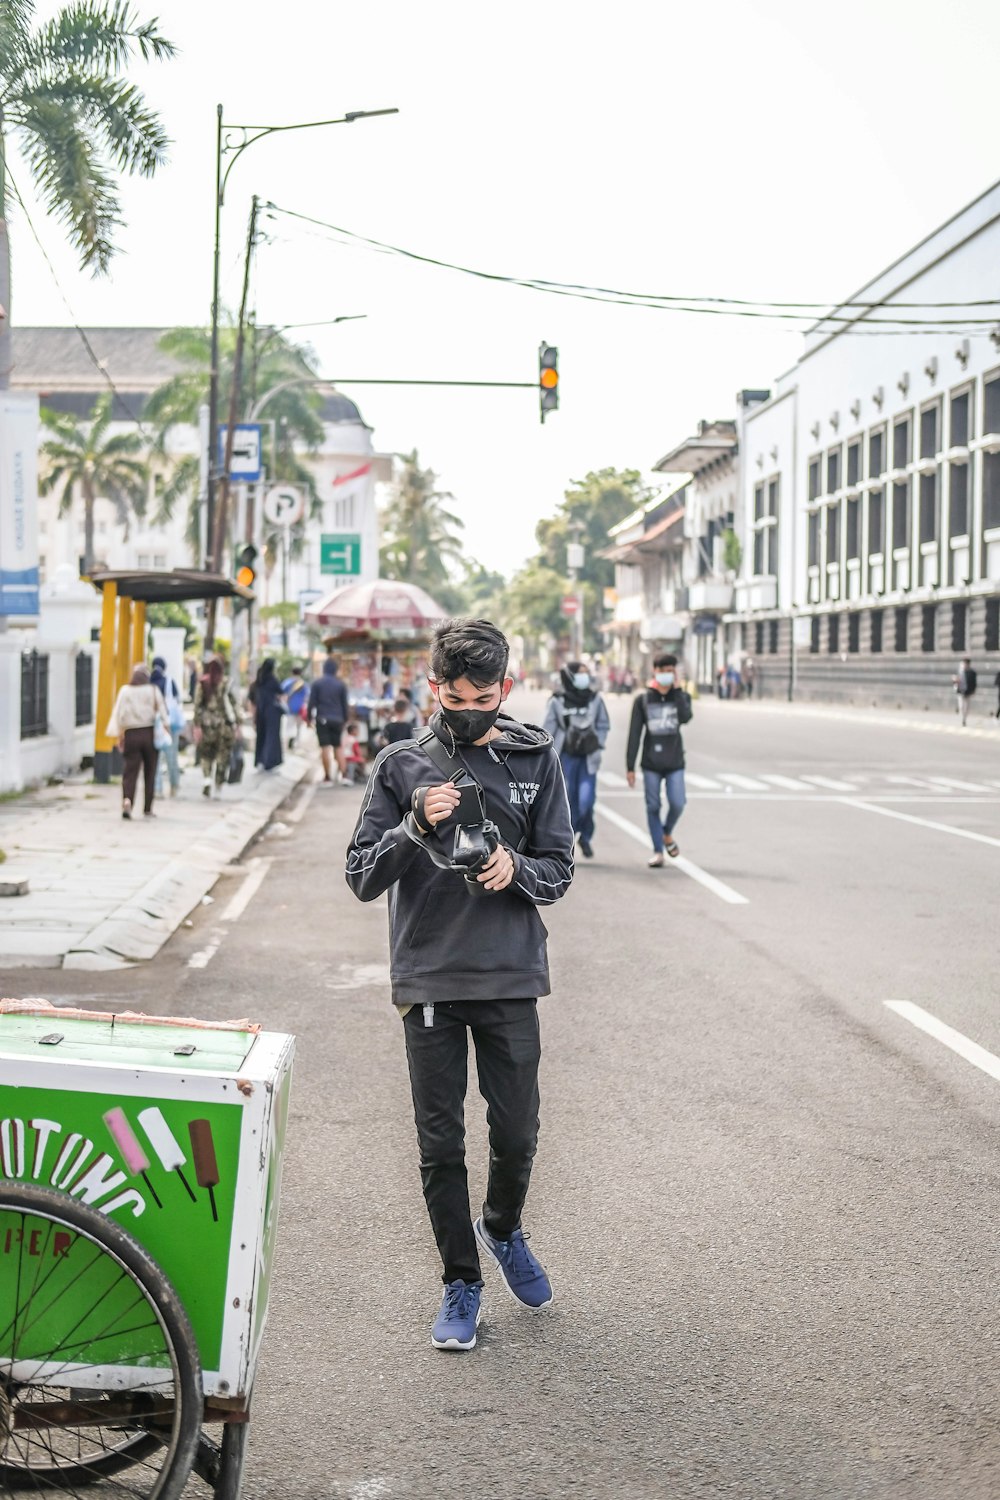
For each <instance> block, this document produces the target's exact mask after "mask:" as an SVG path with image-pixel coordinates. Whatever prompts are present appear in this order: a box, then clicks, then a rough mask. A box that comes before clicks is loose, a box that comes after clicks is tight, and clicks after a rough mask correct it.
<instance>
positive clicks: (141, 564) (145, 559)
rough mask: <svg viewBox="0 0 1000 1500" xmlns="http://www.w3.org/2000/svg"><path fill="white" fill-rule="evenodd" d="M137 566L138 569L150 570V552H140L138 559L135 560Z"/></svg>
mask: <svg viewBox="0 0 1000 1500" xmlns="http://www.w3.org/2000/svg"><path fill="white" fill-rule="evenodd" d="M135 565H136V567H137V568H147V569H148V567H149V553H148V552H140V553H138V554H137V556H136V559H135Z"/></svg>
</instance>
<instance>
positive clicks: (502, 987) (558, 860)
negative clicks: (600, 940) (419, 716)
mask: <svg viewBox="0 0 1000 1500" xmlns="http://www.w3.org/2000/svg"><path fill="white" fill-rule="evenodd" d="M431 728H433V729H434V730H435V732H436V733H437V735H438V738H439V739H440V740H441V741H442V743H443V744H444V745H445V748H446V749H447V750H448V752H449V754H450V753H451V752H452V749H453V741H452V737H451V734H450V732H449V730H448V729H447V728H446V727H445V726H444V725H443V723H442V720H441V715H440V714H439V713H435V714H434V715H433V716H432V718H431ZM497 728H498V729H499V730H500V735H499V737H498V738H497V739H494V740H492V741H491V742H490V744H489V745H457V746H454V749H455V751H456V753H457V755H458V758H459V760H461V761H462V762H463V763H464V765H465V766H466V768H467V770H468V771H469V773H470V775H471V776H472V777H473V778H474V780H476V781H478V783H479V785H480V786H481V787H482V789H483V792H484V794H485V803H486V816H487V817H488V818H489V817H494V816H495V813H494V812H493V811H491V809H496V808H497V806H498V804H499V805H500V806H502V807H503V809H504V815H505V821H504V824H502V825H500V826H501V831H502V832H503V834H504V842H505V843H506V844H507V847H508V848H510V849H511V853H512V855H513V858H514V878H513V880H512V881H511V883H510V885H509V886H508V887H507V889H506V890H503V891H482V892H470V891H468V890H467V888H466V885H465V880H464V878H463V876H462V875H461V874H459V873H457V872H455V871H452V870H441V869H438V867H437V866H436V865H434V864H433V863H432V862H431V860H430V858H429V857H428V854H427V852H426V850H425V849H424V848H422V847H421V846H422V845H423V844H425V843H426V842H429V841H433V842H434V843H435V845H436V847H437V850H438V851H439V852H440V853H441V854H443V855H445V856H448V855H450V853H451V848H450V845H451V844H452V843H453V842H454V825H453V824H452V823H451V822H450V821H449V822H448V823H446V824H444V825H443V827H442V831H441V832H440V833H439V832H437V831H436V830H432V831H431V832H430V833H428V834H426V835H422V834H421V833H420V832H419V831H418V829H417V826H416V824H415V823H414V821H413V815H412V813H411V812H410V804H411V799H412V796H413V792H414V790H415V789H416V788H417V787H422V786H440V785H441V782H442V781H443V779H444V777H443V775H442V772H441V771H440V769H439V768H438V767H437V766H436V765H435V764H434V763H433V761H432V760H431V759H430V758H429V757H428V756H427V755H426V754H425V753H424V751H423V750H422V749H421V748H420V746H419V745H418V744H416V742H415V741H413V740H404V741H402V742H401V743H400V744H397V745H389V746H387V747H386V749H385V750H383V751H382V753H381V754H380V755H379V757H378V759H377V760H376V762H375V764H374V766H373V767H372V773H371V778H370V781H369V784H368V790H367V791H366V793H365V799H364V802H363V803H362V807H361V815H360V817H359V818H358V826H357V827H356V828H355V830H354V837H353V838H352V840H351V843H350V846H349V848H348V851H347V883H348V885H349V886H350V887H351V890H352V891H353V892H354V894H355V895H356V896H357V897H358V898H359V899H360V900H361V901H373V900H374V899H375V898H376V896H381V895H382V893H383V891H388V892H389V945H390V972H391V977H392V999H393V1002H394V1004H396V1005H422V1004H427V1003H428V1002H430V1003H434V1002H437V1001H447V1000H520V999H534V998H535V997H536V996H538V995H547V994H548V993H549V967H548V958H547V955H546V946H545V940H546V936H547V934H546V931H545V926H544V924H543V923H542V920H541V918H540V917H539V915H538V911H537V909H536V908H537V907H539V906H550V905H551V904H552V902H554V901H558V900H559V897H560V896H564V895H565V894H566V892H567V890H568V889H569V886H570V882H571V880H572V879H573V828H572V824H571V822H570V815H569V805H568V803H567V801H566V787H565V783H564V782H563V775H562V769H561V767H560V765H559V759H558V756H557V755H556V753H555V751H554V749H553V748H552V741H551V739H550V738H549V736H548V735H547V734H546V733H545V732H544V730H541V729H536V728H535V727H534V726H533V725H530V724H519V723H518V722H517V720H516V719H511V718H508V716H507V715H506V714H501V715H500V717H499V719H498V720H497ZM497 821H499V820H497ZM510 822H513V823H514V824H515V826H516V828H517V830H518V834H519V837H518V839H517V840H516V841H512V842H520V839H521V837H522V836H523V837H524V838H526V840H527V842H526V843H525V844H524V847H523V849H522V850H521V852H520V853H518V852H516V851H515V849H514V848H512V847H511V844H510V843H507V824H509V823H510Z"/></svg>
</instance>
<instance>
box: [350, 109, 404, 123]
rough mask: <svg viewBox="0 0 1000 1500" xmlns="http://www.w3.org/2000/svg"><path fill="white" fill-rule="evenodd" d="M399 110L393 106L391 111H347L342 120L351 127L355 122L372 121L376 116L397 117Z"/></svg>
mask: <svg viewBox="0 0 1000 1500" xmlns="http://www.w3.org/2000/svg"><path fill="white" fill-rule="evenodd" d="M398 114H399V110H398V109H397V108H396V107H395V106H393V108H392V109H349V110H347V111H346V112H345V114H344V120H345V121H346V123H347V124H348V125H353V124H354V121H355V120H372V119H374V118H375V116H376V115H398Z"/></svg>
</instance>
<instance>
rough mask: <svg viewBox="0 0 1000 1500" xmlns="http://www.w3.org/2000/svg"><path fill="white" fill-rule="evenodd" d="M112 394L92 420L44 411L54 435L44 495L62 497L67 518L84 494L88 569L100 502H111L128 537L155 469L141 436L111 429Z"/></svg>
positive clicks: (45, 447)
mask: <svg viewBox="0 0 1000 1500" xmlns="http://www.w3.org/2000/svg"><path fill="white" fill-rule="evenodd" d="M111 400H112V398H111V396H110V394H109V395H106V396H100V397H98V399H97V401H96V402H95V403H94V411H93V415H92V417H91V419H90V421H84V422H79V421H77V419H76V418H75V417H71V416H69V415H68V414H67V413H65V412H54V411H46V410H43V412H42V421H43V423H44V425H45V427H47V428H48V430H49V431H50V432H51V433H52V434H53V436H52V437H51V438H49V439H47V440H46V441H45V442H43V443H42V445H41V454H42V457H43V458H44V460H45V474H44V476H43V478H42V481H41V488H42V493H43V494H46V495H51V494H55V495H58V496H59V514H60V515H61V516H62V515H65V514H66V512H67V511H68V510H70V508H71V507H72V504H73V495H74V492H75V491H76V490H79V492H80V494H81V495H82V497H83V571H84V572H85V573H89V572H90V570H91V568H92V567H93V565H94V503H95V501H97V500H98V499H102V498H103V499H107V500H111V501H113V503H114V506H115V509H116V511H117V512H118V520H119V522H120V523H121V525H123V526H124V527H125V533H126V535H128V527H129V522H130V520H131V518H132V516H133V514H134V515H137V516H142V515H143V514H144V513H145V509H146V499H147V496H148V493H149V465H148V462H147V460H146V455H145V452H144V447H143V441H142V438H141V437H140V436H139V434H138V432H135V431H132V432H112V431H111Z"/></svg>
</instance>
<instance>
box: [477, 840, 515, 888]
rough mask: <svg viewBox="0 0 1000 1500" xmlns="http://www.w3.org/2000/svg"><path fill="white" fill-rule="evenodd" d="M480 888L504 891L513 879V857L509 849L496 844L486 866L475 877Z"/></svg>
mask: <svg viewBox="0 0 1000 1500" xmlns="http://www.w3.org/2000/svg"><path fill="white" fill-rule="evenodd" d="M476 879H477V880H478V882H479V884H480V885H481V886H484V887H485V889H486V890H488V891H504V890H506V889H507V887H508V886H509V885H510V883H511V881H512V880H513V879H514V857H513V855H512V854H511V852H510V850H509V849H505V848H504V846H503V844H498V845H497V847H496V848H495V849H494V851H493V853H492V855H491V856H490V862H489V864H488V865H484V866H483V872H482V874H481V875H477V876H476Z"/></svg>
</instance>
